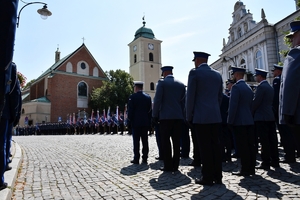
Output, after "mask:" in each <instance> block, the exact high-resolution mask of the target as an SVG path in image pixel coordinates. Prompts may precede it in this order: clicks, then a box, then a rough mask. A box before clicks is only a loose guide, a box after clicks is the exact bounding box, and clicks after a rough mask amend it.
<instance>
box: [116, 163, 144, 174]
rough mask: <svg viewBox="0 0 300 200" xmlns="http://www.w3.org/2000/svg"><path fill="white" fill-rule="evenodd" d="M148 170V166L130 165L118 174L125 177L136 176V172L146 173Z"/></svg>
mask: <svg viewBox="0 0 300 200" xmlns="http://www.w3.org/2000/svg"><path fill="white" fill-rule="evenodd" d="M148 169H149V165H147V164H140V165H137V164H132V165H129V166H127V167H123V168H122V169H121V171H120V173H121V174H123V175H125V176H131V175H135V174H137V173H138V172H141V171H146V170H148Z"/></svg>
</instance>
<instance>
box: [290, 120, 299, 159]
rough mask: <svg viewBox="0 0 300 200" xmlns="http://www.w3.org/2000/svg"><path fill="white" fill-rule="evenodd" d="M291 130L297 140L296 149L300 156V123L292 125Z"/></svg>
mask: <svg viewBox="0 0 300 200" xmlns="http://www.w3.org/2000/svg"><path fill="white" fill-rule="evenodd" d="M291 131H292V133H293V136H294V137H293V138H294V141H295V143H296V144H295V145H296V150H297V156H298V157H299V156H300V124H295V125H293V126H291Z"/></svg>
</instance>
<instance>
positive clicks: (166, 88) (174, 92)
mask: <svg viewBox="0 0 300 200" xmlns="http://www.w3.org/2000/svg"><path fill="white" fill-rule="evenodd" d="M185 92H186V91H185V86H184V84H183V83H181V82H180V81H178V80H176V79H174V77H173V76H172V75H168V76H166V77H165V78H164V79H162V80H159V81H158V84H157V87H156V93H155V97H154V105H153V111H152V116H153V117H158V116H159V119H160V120H163V119H182V120H183V119H184V103H185Z"/></svg>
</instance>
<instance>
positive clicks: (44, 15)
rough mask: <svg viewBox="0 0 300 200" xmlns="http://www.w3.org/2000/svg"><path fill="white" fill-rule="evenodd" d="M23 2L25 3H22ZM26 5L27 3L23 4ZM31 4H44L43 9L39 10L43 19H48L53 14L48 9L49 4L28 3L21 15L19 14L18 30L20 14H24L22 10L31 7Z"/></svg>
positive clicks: (18, 19)
mask: <svg viewBox="0 0 300 200" xmlns="http://www.w3.org/2000/svg"><path fill="white" fill-rule="evenodd" d="M22 2H23V1H22ZM23 3H25V2H23ZM31 4H44V6H43V8H41V9H38V10H37V12H38V13H39V14H40V15H41V18H42V19H47V18H48V16H51V15H52V13H51V12H50V11H49V10H48V9H47V4H46V3H43V2H30V3H26V5H25V6H23V7H22V8H21V9H20V11H19V13H18V16H17V28H19V21H20V14H21V12H22V10H23V9H24V8H25V7H26V6H29V5H31Z"/></svg>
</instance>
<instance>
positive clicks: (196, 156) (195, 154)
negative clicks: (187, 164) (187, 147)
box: [191, 125, 202, 165]
mask: <svg viewBox="0 0 300 200" xmlns="http://www.w3.org/2000/svg"><path fill="white" fill-rule="evenodd" d="M191 133H192V142H193V159H194V163H195V164H197V165H200V164H201V163H202V161H201V154H200V148H199V144H198V141H197V133H196V128H195V125H193V127H192V128H191Z"/></svg>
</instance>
